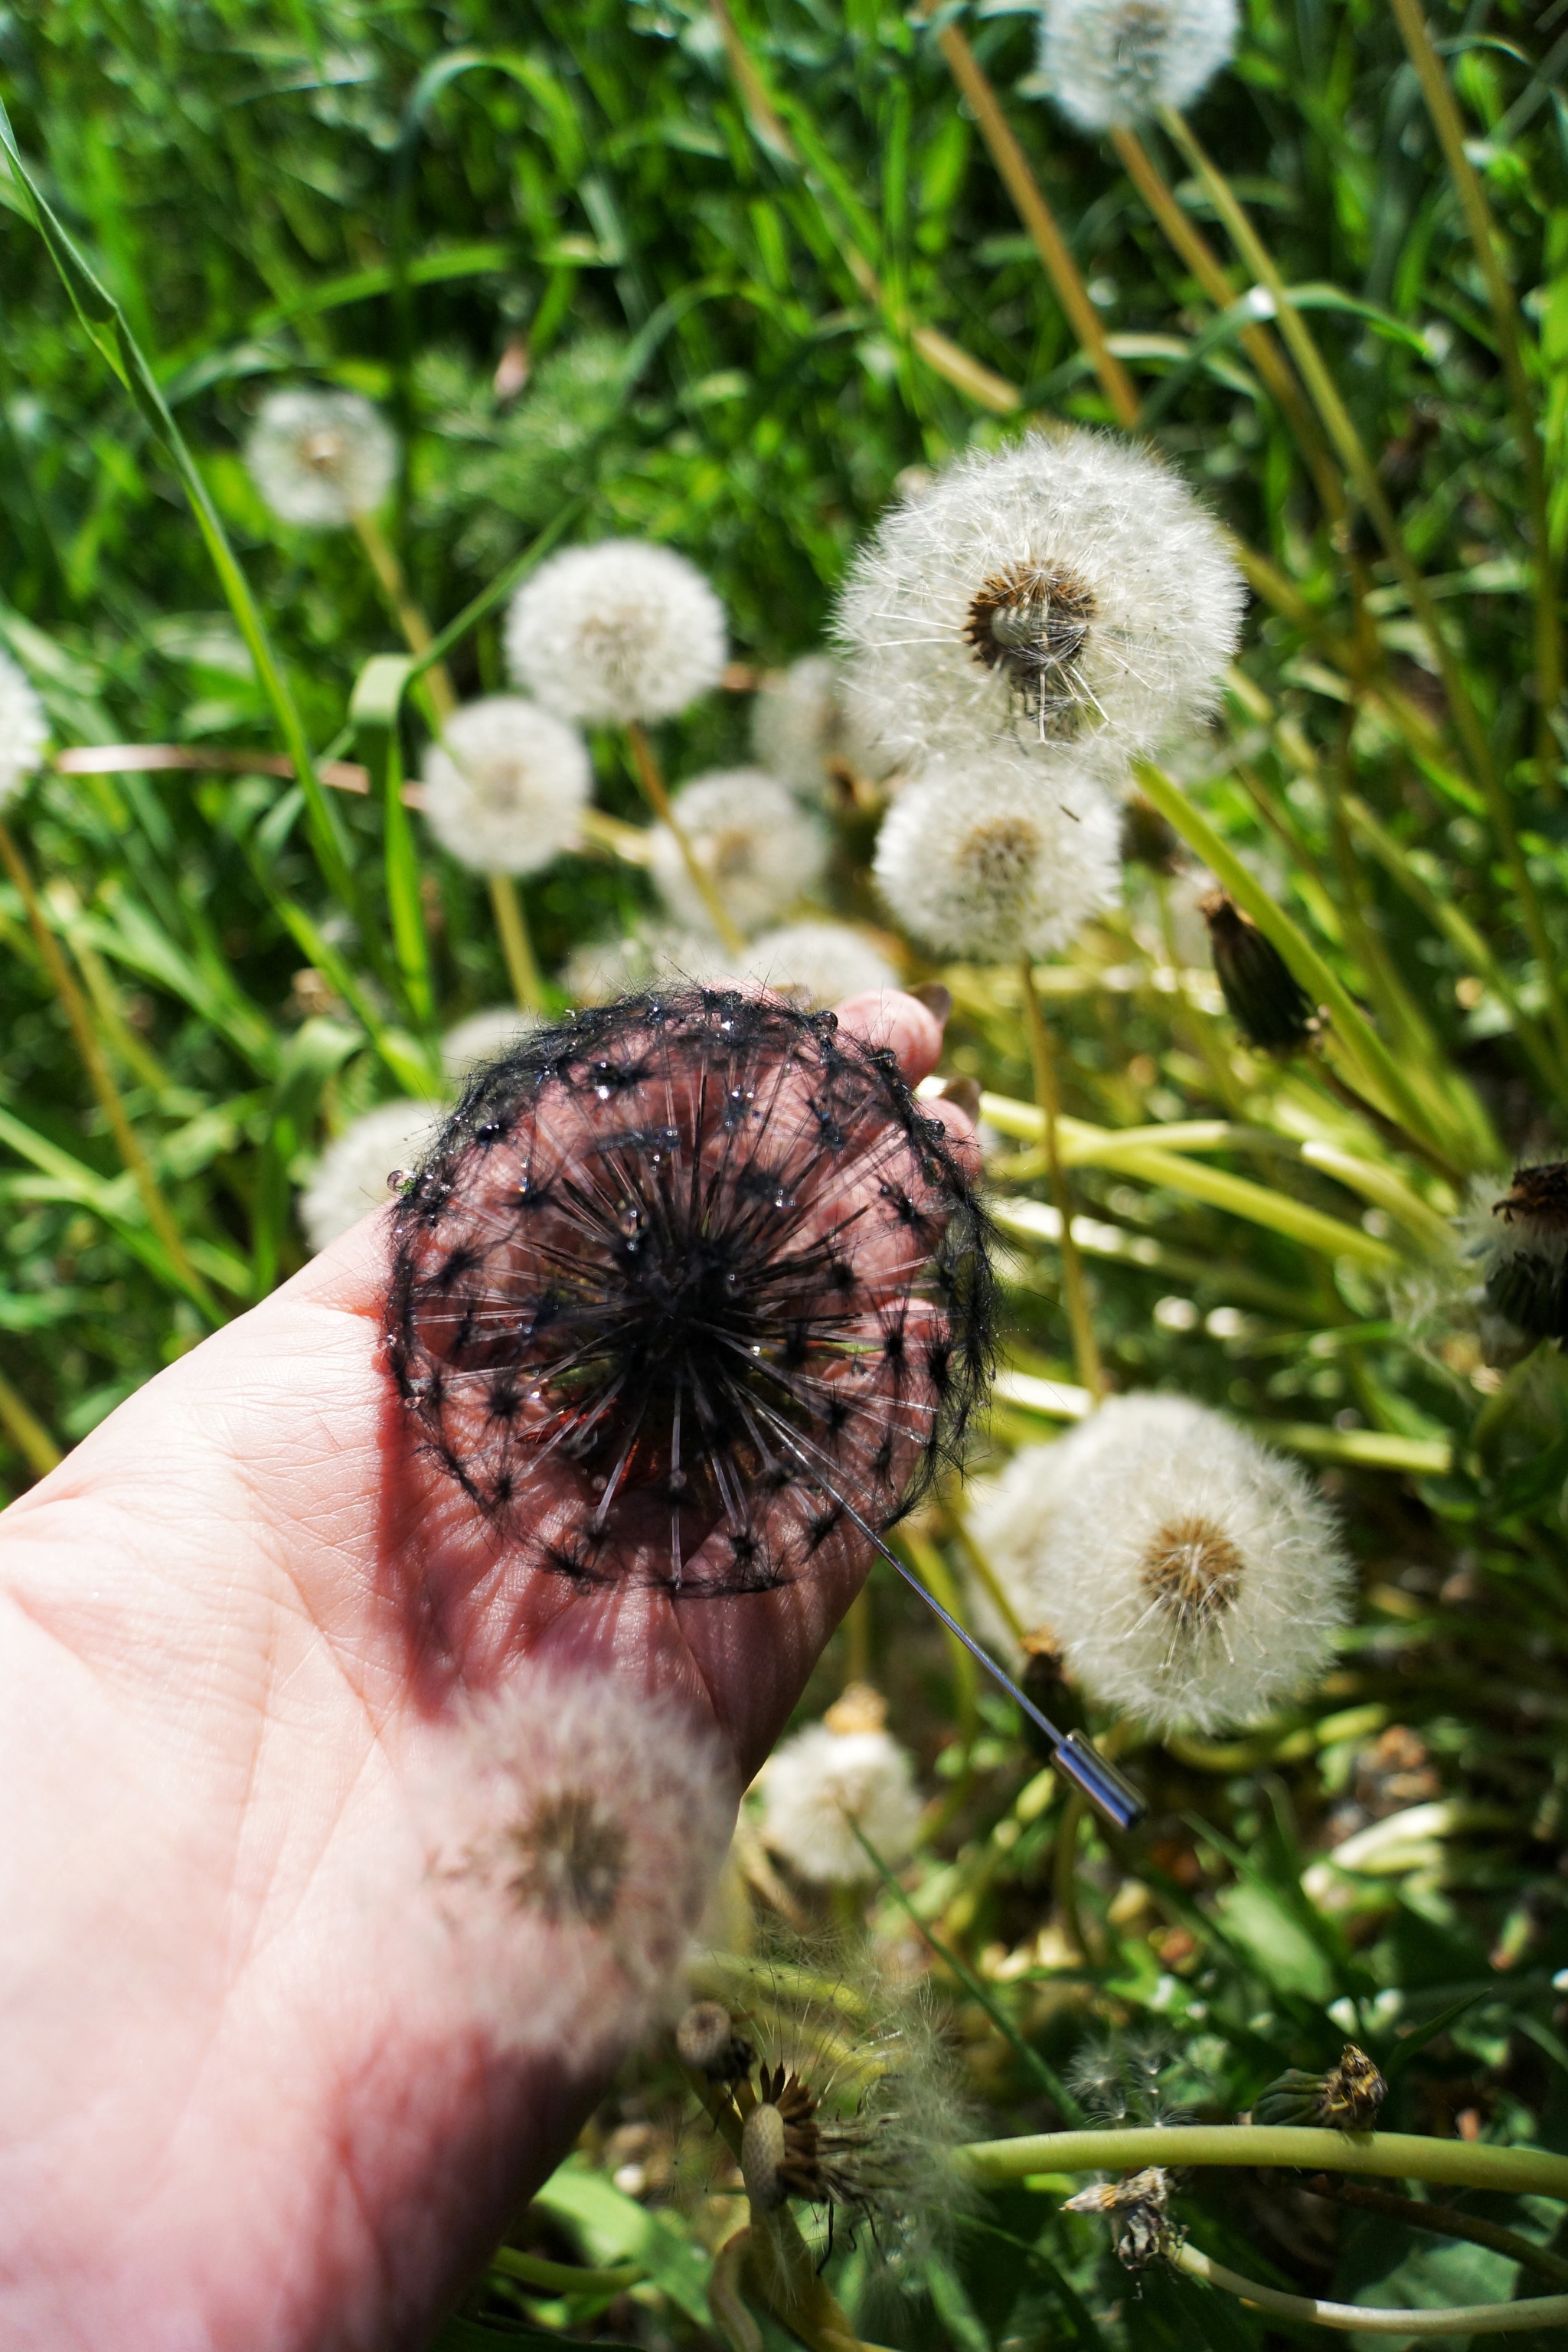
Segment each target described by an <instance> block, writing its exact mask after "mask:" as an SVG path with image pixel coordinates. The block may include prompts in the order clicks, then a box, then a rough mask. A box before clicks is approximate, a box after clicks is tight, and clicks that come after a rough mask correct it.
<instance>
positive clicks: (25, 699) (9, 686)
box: [0, 653, 49, 809]
mask: <svg viewBox="0 0 1568 2352" xmlns="http://www.w3.org/2000/svg"><path fill="white" fill-rule="evenodd" d="M48 740H49V728H48V721H47V719H46V718H45V716H44V706H43V704H42V703H41V702H40V701H39V699H38V698H37V693H36V691H35V690H34V687H33V683H32V680H31V679H30V678H29V677H27V675H26V671H25V670H24V669H23V668H22V667H20V665H19V664H18V663H16V662H14V661H13V660H12V658H11V656H10V655H9V654H7V653H0V809H4V808H7V807H9V805H10V803H12V802H13V801H14V800H16V797H17V796H18V794H19V793H20V792H21V790H22V787H23V785H24V784H25V783H26V781H27V779H28V777H29V776H31V775H32V774H33V772H35V770H36V769H37V766H38V764H39V762H40V761H41V760H42V759H43V756H44V746H45V744H46V743H47V741H48Z"/></svg>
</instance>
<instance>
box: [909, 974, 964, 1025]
mask: <svg viewBox="0 0 1568 2352" xmlns="http://www.w3.org/2000/svg"><path fill="white" fill-rule="evenodd" d="M904 993H905V995H906V996H912V997H913V998H914V999H915V1002H916V1003H919V1004H923V1005H924V1006H925V1009H926V1011H927V1012H928V1013H935V1015H936V1017H937V1019H938V1020H939V1021H945V1020H946V1019H947V1016H948V1014H949V1013H951V1012H952V989H951V988H943V986H942V982H941V981H940V980H922V981H921V983H920V985H919V987H918V988H909V989H906V990H905V991H904Z"/></svg>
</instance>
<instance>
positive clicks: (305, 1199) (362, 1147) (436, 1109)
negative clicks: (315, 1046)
mask: <svg viewBox="0 0 1568 2352" xmlns="http://www.w3.org/2000/svg"><path fill="white" fill-rule="evenodd" d="M446 1116H447V1105H446V1104H445V1103H438V1102H417V1101H411V1102H389V1103H381V1104H378V1105H377V1107H376V1108H375V1109H374V1110H367V1111H366V1112H365V1113H364V1114H363V1117H362V1118H356V1119H355V1120H354V1122H353V1126H352V1127H346V1128H345V1129H343V1131H342V1135H340V1136H337V1137H335V1138H334V1139H333V1140H332V1141H331V1143H329V1144H328V1146H327V1148H326V1150H324V1151H323V1152H322V1154H321V1159H320V1160H319V1161H318V1162H317V1165H316V1171H315V1173H314V1175H313V1176H312V1177H311V1178H310V1182H309V1183H308V1184H307V1185H306V1187H305V1190H304V1192H302V1193H301V1194H300V1223H301V1224H302V1225H303V1227H304V1229H305V1238H306V1240H307V1241H308V1242H309V1243H310V1247H311V1249H312V1250H324V1249H325V1248H326V1247H327V1244H329V1242H335V1241H336V1240H337V1238H338V1235H339V1234H346V1233H347V1232H348V1230H349V1227H350V1226H351V1225H357V1224H358V1223H359V1221H360V1219H361V1218H362V1217H363V1216H367V1215H368V1214H369V1213H370V1211H371V1210H372V1209H378V1208H382V1207H384V1205H385V1203H386V1202H388V1201H390V1200H391V1199H392V1198H393V1192H392V1185H391V1181H390V1179H391V1177H392V1176H393V1175H395V1174H396V1173H397V1171H399V1170H400V1169H404V1168H412V1167H413V1166H414V1164H415V1163H416V1160H419V1158H420V1157H421V1155H422V1154H423V1153H424V1152H426V1151H427V1150H429V1148H430V1145H431V1144H432V1142H433V1141H434V1140H435V1138H436V1135H437V1131H438V1129H439V1128H440V1125H441V1121H442V1120H443V1119H444V1118H446Z"/></svg>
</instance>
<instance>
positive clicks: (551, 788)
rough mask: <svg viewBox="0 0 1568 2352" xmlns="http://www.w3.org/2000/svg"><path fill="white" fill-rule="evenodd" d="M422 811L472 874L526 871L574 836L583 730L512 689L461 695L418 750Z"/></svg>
mask: <svg viewBox="0 0 1568 2352" xmlns="http://www.w3.org/2000/svg"><path fill="white" fill-rule="evenodd" d="M424 784H425V816H426V823H427V824H428V825H429V827H430V830H431V832H432V833H433V834H434V835H436V838H437V841H438V842H439V843H440V844H441V845H442V847H443V848H444V849H446V850H448V851H449V852H450V853H451V855H452V856H454V857H456V858H458V859H459V860H460V861H461V863H462V864H463V865H465V866H472V867H474V868H475V869H476V870H477V871H478V872H479V873H481V874H534V873H537V872H538V870H539V868H540V867H541V866H548V865H549V864H550V861H551V860H552V858H553V857H556V856H559V855H560V853H561V852H562V851H563V849H570V848H571V847H572V846H573V845H574V842H575V841H576V838H577V824H578V819H579V817H580V816H581V814H582V813H583V810H584V808H585V807H586V805H587V803H588V798H589V795H590V793H592V790H593V784H594V772H593V768H592V766H591V764H590V762H589V759H588V752H587V748H586V746H585V745H584V741H583V739H582V737H581V736H580V735H578V734H576V733H575V732H574V730H573V729H572V728H570V727H568V726H566V725H565V724H564V722H563V720H561V719H556V718H553V717H552V715H551V713H550V712H549V711H548V710H542V709H540V708H539V705H538V704H537V703H534V702H528V701H525V700H524V698H522V696H521V695H518V694H490V695H487V696H485V698H483V700H482V701H479V702H469V703H465V704H464V706H463V708H462V709H460V710H458V711H455V712H454V713H453V715H452V717H451V718H450V719H447V723H446V725H445V727H444V728H443V729H442V731H441V736H440V740H439V741H437V742H435V743H432V744H431V745H430V747H429V749H428V751H426V754H425V775H424Z"/></svg>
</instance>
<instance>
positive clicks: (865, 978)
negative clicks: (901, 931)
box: [738, 919, 899, 1007]
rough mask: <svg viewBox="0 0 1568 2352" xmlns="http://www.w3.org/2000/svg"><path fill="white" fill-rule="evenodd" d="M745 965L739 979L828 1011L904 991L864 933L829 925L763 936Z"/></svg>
mask: <svg viewBox="0 0 1568 2352" xmlns="http://www.w3.org/2000/svg"><path fill="white" fill-rule="evenodd" d="M742 962H743V963H744V966H745V969H744V971H742V972H741V973H740V974H739V975H738V977H739V978H741V979H743V980H754V981H756V982H758V984H759V985H760V986H762V987H763V988H773V989H777V990H778V991H779V992H780V993H781V994H784V995H790V996H797V997H799V998H801V999H802V1000H803V1001H804V1002H805V1003H807V1004H812V1005H817V1006H823V1007H825V1006H827V1005H831V1004H838V1003H842V1002H843V1000H844V999H845V998H846V997H847V996H864V995H868V994H869V993H870V992H872V990H874V989H879V988H897V987H898V986H899V975H898V973H897V972H896V971H894V970H893V967H892V965H891V964H890V963H889V961H888V959H887V957H886V956H885V955H884V954H883V953H882V950H881V949H880V948H879V947H878V946H877V945H876V944H875V942H874V941H873V940H869V939H868V938H867V936H866V934H865V932H864V931H858V930H857V929H855V928H854V926H853V925H852V924H850V923H834V922H829V921H827V920H826V919H821V920H818V921H816V922H805V923H785V924H783V925H782V926H781V927H780V929H777V930H776V931H763V933H761V935H760V936H759V937H758V938H756V939H754V940H752V942H751V943H750V946H749V947H748V949H747V951H746V954H745V956H744V957H743V958H742Z"/></svg>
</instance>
